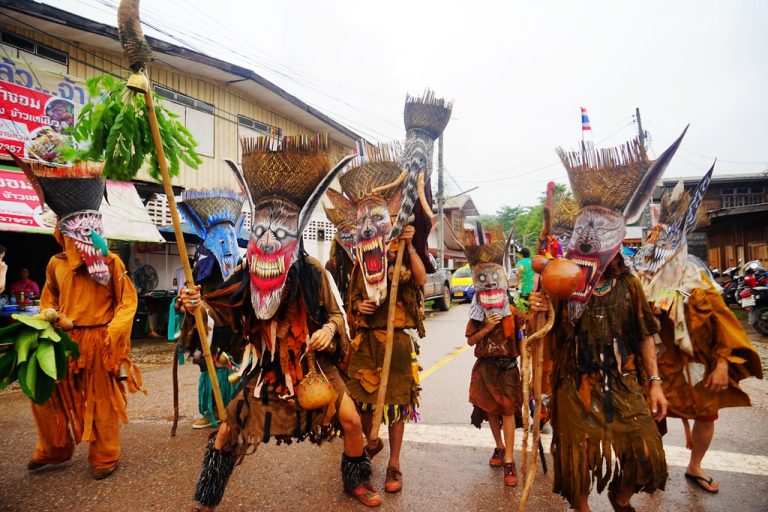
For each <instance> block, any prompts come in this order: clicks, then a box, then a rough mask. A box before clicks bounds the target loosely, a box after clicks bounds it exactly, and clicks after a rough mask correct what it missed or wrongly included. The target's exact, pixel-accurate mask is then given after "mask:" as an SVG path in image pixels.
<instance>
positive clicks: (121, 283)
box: [16, 160, 141, 478]
mask: <svg viewBox="0 0 768 512" xmlns="http://www.w3.org/2000/svg"><path fill="white" fill-rule="evenodd" d="M16 162H17V164H18V165H19V167H21V168H22V170H23V171H24V173H25V174H26V176H27V178H28V179H29V181H30V183H31V184H32V186H33V188H34V190H35V191H36V192H37V194H38V196H39V199H40V202H41V204H42V203H47V204H48V206H50V208H51V210H53V211H54V212H55V213H56V215H57V217H58V222H57V226H56V229H55V231H54V237H55V238H56V241H57V242H59V245H61V247H62V248H63V249H64V251H63V252H61V253H59V254H57V255H55V256H53V257H52V258H51V260H50V261H49V262H48V267H47V268H46V280H45V281H46V282H45V286H43V291H42V293H41V296H40V307H41V308H42V309H46V308H53V309H55V310H56V311H57V312H58V313H59V314H60V315H63V316H65V317H66V318H68V319H69V320H71V321H72V323H73V324H74V329H73V330H72V331H71V332H70V337H71V338H72V340H73V341H74V342H75V343H77V344H78V346H79V349H80V358H79V359H77V360H74V361H73V360H70V361H69V364H68V366H69V368H68V375H67V377H66V378H65V379H64V380H62V381H60V382H57V383H56V390H55V391H54V394H53V396H52V397H51V399H50V400H49V401H48V402H46V403H44V404H43V405H37V404H34V403H33V404H32V413H33V415H34V417H35V423H37V433H38V441H37V448H36V449H35V455H34V456H33V458H32V461H31V462H32V463H43V464H56V463H60V462H63V461H65V460H68V459H70V458H71V457H72V454H73V453H74V449H75V443H80V441H89V442H90V446H89V449H88V462H89V463H90V465H91V468H92V469H93V470H94V473H93V474H94V476H95V477H97V478H103V477H105V476H109V474H110V473H111V470H112V469H114V468H115V467H116V465H117V462H118V460H119V459H120V422H123V423H127V422H128V416H127V414H126V386H127V388H128V391H130V392H131V393H134V392H136V391H137V390H138V389H139V388H140V387H141V373H140V372H139V370H138V368H136V367H134V366H133V365H132V364H131V361H130V350H131V328H132V326H133V316H134V314H135V313H136V306H137V303H138V298H137V296H136V290H135V288H134V287H133V283H132V282H131V279H130V277H129V276H128V274H127V272H126V270H125V265H124V264H123V262H122V261H120V258H118V257H117V256H116V255H114V254H112V253H110V252H109V251H108V244H107V241H106V239H105V238H104V236H103V234H104V227H103V223H102V220H101V213H99V211H98V209H99V207H100V205H101V201H102V199H103V197H104V191H105V187H106V182H105V180H104V178H102V177H101V169H102V167H101V166H100V165H98V164H90V163H78V164H75V165H73V166H71V167H50V166H47V165H44V164H39V163H31V164H30V163H26V162H23V161H21V160H16ZM121 375H123V376H124V377H125V379H124V380H123V381H118V380H117V379H118V377H120V376H121ZM70 429H71V431H70Z"/></svg>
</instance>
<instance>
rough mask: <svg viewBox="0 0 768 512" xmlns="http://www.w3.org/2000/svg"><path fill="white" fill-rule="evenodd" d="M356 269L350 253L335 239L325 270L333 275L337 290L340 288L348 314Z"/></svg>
mask: <svg viewBox="0 0 768 512" xmlns="http://www.w3.org/2000/svg"><path fill="white" fill-rule="evenodd" d="M354 268H355V262H354V261H353V260H352V258H351V257H350V255H349V252H347V251H346V250H345V249H344V248H343V247H342V246H341V243H340V242H339V241H338V240H336V239H335V238H334V240H333V242H331V253H330V257H329V258H328V261H326V262H325V269H326V270H327V271H328V272H329V273H330V274H331V277H332V278H333V281H334V282H335V283H336V288H338V290H339V293H340V294H341V300H342V302H343V303H344V304H343V306H344V309H345V311H347V312H348V313H351V310H350V301H349V282H350V279H351V277H352V269H354Z"/></svg>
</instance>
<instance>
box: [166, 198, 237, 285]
mask: <svg viewBox="0 0 768 512" xmlns="http://www.w3.org/2000/svg"><path fill="white" fill-rule="evenodd" d="M181 199H182V202H180V203H179V211H180V212H181V213H182V215H184V218H185V219H186V220H187V222H189V223H190V225H191V226H192V229H194V231H195V233H196V234H197V235H198V236H199V237H200V238H201V239H202V240H203V245H204V246H205V248H206V249H208V251H210V253H211V254H213V256H214V257H215V258H216V262H217V263H218V265H219V269H220V270H221V276H222V277H223V278H224V279H227V278H228V277H229V276H230V274H231V273H232V271H233V270H234V269H235V267H236V266H237V263H238V261H239V259H240V257H239V251H238V246H237V234H238V233H239V232H240V230H241V229H242V226H243V222H244V220H245V217H244V215H243V212H242V210H243V203H244V202H245V197H244V196H243V195H242V194H238V193H236V192H233V191H230V190H218V189H211V190H185V191H184V192H183V193H182V196H181ZM204 278H205V277H204V276H198V277H197V279H204Z"/></svg>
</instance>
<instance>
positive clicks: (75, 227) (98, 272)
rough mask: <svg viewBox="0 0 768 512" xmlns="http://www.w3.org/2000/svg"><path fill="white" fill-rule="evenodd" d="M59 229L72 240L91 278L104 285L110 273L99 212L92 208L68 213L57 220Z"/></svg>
mask: <svg viewBox="0 0 768 512" xmlns="http://www.w3.org/2000/svg"><path fill="white" fill-rule="evenodd" d="M59 229H60V230H61V233H62V234H63V235H64V236H66V237H67V238H69V239H70V240H72V241H73V242H74V244H75V248H76V249H77V252H79V253H80V257H82V258H83V262H84V263H85V267H86V268H87V269H88V274H89V275H90V276H91V278H92V279H93V280H94V281H96V282H97V283H99V284H102V285H105V286H106V285H107V283H109V280H110V278H111V275H110V273H109V267H107V258H106V256H107V254H108V250H107V244H106V240H105V239H104V226H103V225H102V223H101V214H100V213H99V212H97V211H93V210H86V211H81V212H75V213H72V214H69V215H67V216H66V217H63V218H62V219H61V221H59Z"/></svg>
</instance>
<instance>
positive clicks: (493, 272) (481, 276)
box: [464, 233, 511, 320]
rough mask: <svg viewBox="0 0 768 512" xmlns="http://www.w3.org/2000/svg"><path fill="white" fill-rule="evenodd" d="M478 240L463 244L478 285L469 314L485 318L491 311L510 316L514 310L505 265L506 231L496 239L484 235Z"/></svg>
mask: <svg viewBox="0 0 768 512" xmlns="http://www.w3.org/2000/svg"><path fill="white" fill-rule="evenodd" d="M479 242H480V243H479V245H465V246H464V254H466V256H467V261H468V262H469V266H470V268H471V269H472V284H473V286H474V287H475V296H474V298H473V299H472V306H471V308H470V317H471V318H473V319H474V320H483V319H484V318H486V317H488V316H489V315H492V314H496V315H499V316H501V317H505V316H508V315H510V314H511V311H510V309H509V296H508V295H507V289H508V288H509V281H508V279H507V274H506V272H505V271H504V266H503V261H504V253H505V248H506V239H505V238H504V236H503V233H498V234H497V240H496V241H495V242H492V243H489V244H486V243H483V240H482V239H481V240H480V241H479Z"/></svg>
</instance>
